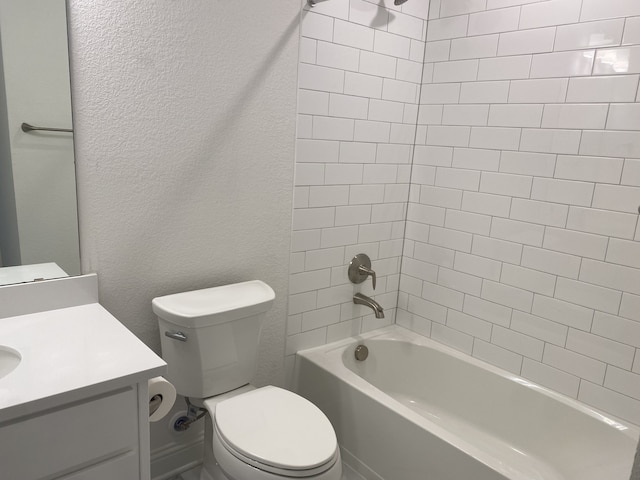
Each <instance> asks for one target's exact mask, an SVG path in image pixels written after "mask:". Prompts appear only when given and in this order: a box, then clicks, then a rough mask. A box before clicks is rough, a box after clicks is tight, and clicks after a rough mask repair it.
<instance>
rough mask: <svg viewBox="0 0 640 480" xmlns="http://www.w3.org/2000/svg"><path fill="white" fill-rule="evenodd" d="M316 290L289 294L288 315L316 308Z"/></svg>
mask: <svg viewBox="0 0 640 480" xmlns="http://www.w3.org/2000/svg"><path fill="white" fill-rule="evenodd" d="M316 297H317V292H316V291H315V290H314V291H312V292H306V293H299V294H298V295H289V315H295V314H297V313H302V312H307V311H309V310H315V309H316Z"/></svg>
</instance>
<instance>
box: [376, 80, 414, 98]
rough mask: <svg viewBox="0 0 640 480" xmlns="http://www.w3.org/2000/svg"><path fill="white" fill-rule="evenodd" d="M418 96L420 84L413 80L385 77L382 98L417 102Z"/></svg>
mask: <svg viewBox="0 0 640 480" xmlns="http://www.w3.org/2000/svg"><path fill="white" fill-rule="evenodd" d="M417 97H418V86H417V85H416V84H414V83H411V82H403V81H401V80H392V79H390V78H385V79H384V80H383V84H382V98H383V99H385V100H393V101H395V102H405V103H415V102H416V100H417Z"/></svg>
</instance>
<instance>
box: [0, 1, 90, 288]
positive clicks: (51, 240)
mask: <svg viewBox="0 0 640 480" xmlns="http://www.w3.org/2000/svg"><path fill="white" fill-rule="evenodd" d="M65 13H66V12H65V2H64V0H54V1H51V2H46V3H44V4H42V2H38V1H35V0H27V1H20V2H15V1H12V0H2V1H0V34H1V36H2V49H3V52H2V61H3V73H4V81H3V84H2V88H4V90H5V94H6V110H5V109H3V111H0V114H2V115H6V118H4V119H3V121H2V123H5V124H6V128H7V131H5V132H3V133H2V135H3V137H4V138H6V139H7V140H8V146H9V148H10V153H9V154H7V153H6V151H5V149H6V148H7V145H6V144H5V145H4V146H3V154H2V160H1V161H2V165H3V166H2V169H3V174H9V175H11V179H12V181H13V194H14V196H15V206H14V208H13V209H12V210H13V211H14V212H15V213H14V214H13V215H11V213H9V214H8V218H9V219H11V216H13V217H14V221H13V222H12V225H11V226H10V227H8V225H7V224H5V223H3V227H4V228H11V229H13V230H14V233H13V238H11V239H7V238H6V236H5V234H3V235H2V237H0V238H3V240H7V243H4V241H3V243H4V245H1V244H0V248H3V249H4V250H6V254H5V255H3V260H4V263H3V264H4V265H7V266H9V265H20V264H33V263H43V262H51V261H55V262H56V263H57V264H58V265H59V266H60V267H62V268H63V269H64V270H65V271H66V272H67V273H69V274H72V275H77V274H79V273H80V259H79V258H78V249H79V246H78V243H79V241H78V227H77V223H78V216H77V211H76V205H77V202H76V191H75V172H74V169H75V164H74V157H73V137H72V135H70V134H68V133H62V134H61V133H56V134H47V133H37V134H26V133H24V132H23V131H22V130H21V129H20V125H21V124H22V123H23V122H27V123H31V124H34V125H42V126H51V127H60V128H71V126H72V125H71V98H70V92H69V65H68V57H67V29H66V25H67V23H66V16H65ZM8 162H11V165H10V167H9V165H8ZM3 177H4V175H3ZM9 181H10V180H9V179H7V178H6V177H5V178H3V179H2V183H3V184H4V183H5V182H9ZM2 195H3V196H4V195H7V196H9V195H11V192H10V191H9V192H7V193H5V192H4V190H3V193H2ZM8 201H9V202H10V201H11V200H8ZM16 236H17V237H19V252H17V249H16V248H15V238H16Z"/></svg>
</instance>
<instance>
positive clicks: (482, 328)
mask: <svg viewBox="0 0 640 480" xmlns="http://www.w3.org/2000/svg"><path fill="white" fill-rule="evenodd" d="M447 326H448V327H450V328H453V329H455V330H458V331H460V332H463V333H466V334H467V335H471V336H473V337H476V338H480V339H482V340H486V341H488V340H489V338H491V324H490V323H489V322H485V321H484V320H480V319H479V318H475V317H472V316H470V315H466V314H464V313H461V312H457V311H455V310H451V309H450V310H449V311H448V312H447Z"/></svg>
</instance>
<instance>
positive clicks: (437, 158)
mask: <svg viewBox="0 0 640 480" xmlns="http://www.w3.org/2000/svg"><path fill="white" fill-rule="evenodd" d="M413 160H414V163H415V164H416V165H434V166H442V167H450V166H451V162H452V161H453V148H447V147H432V146H420V145H418V146H416V148H415V152H414V159H413Z"/></svg>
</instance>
